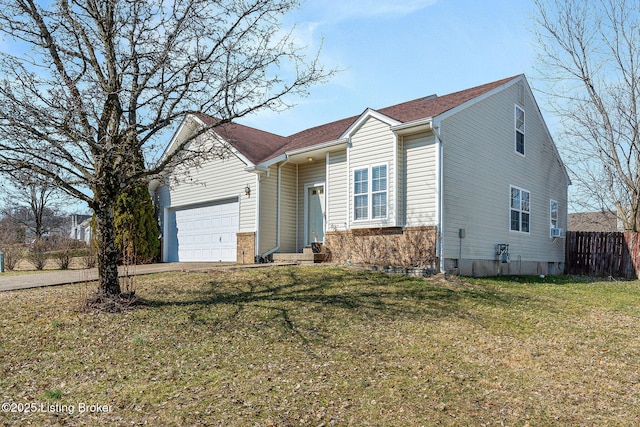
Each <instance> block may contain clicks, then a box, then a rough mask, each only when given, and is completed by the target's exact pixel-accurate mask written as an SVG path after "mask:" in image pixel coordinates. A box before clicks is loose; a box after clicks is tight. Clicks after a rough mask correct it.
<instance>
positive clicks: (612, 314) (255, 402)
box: [0, 267, 640, 426]
mask: <svg viewBox="0 0 640 427" xmlns="http://www.w3.org/2000/svg"><path fill="white" fill-rule="evenodd" d="M639 285H640V282H591V281H579V280H571V279H568V278H551V277H547V278H545V279H539V278H526V277H525V278H518V280H513V279H510V280H506V279H491V280H487V279H482V280H481V279H462V280H450V281H447V280H444V279H443V278H441V277H436V278H432V279H427V280H420V279H411V278H406V277H390V276H387V275H384V274H381V273H372V272H364V271H358V270H353V269H343V268H328V267H297V268H294V267H288V268H287V267H282V268H268V269H252V270H244V271H232V270H226V271H222V270H221V271H217V272H214V273H209V274H203V273H184V272H180V273H166V274H158V275H150V276H141V277H139V278H137V283H136V288H137V289H136V290H137V295H139V296H140V297H141V298H142V299H144V301H145V305H143V306H140V307H137V308H135V309H133V310H131V311H129V312H127V313H125V314H112V313H102V312H101V313H97V312H81V311H78V306H79V305H80V301H81V300H82V299H83V298H85V297H86V296H87V295H88V293H89V291H90V285H86V284H84V285H73V286H71V285H70V286H63V287H56V288H45V289H32V290H25V291H15V292H5V293H0V306H1V307H2V310H1V311H0V343H1V344H0V346H1V347H0V394H1V399H0V401H1V402H2V403H3V406H2V412H0V423H1V424H3V425H27V424H31V425H57V424H60V425H99V424H100V425H142V424H145V425H153V426H161V425H175V426H182V425H194V426H195V425H220V426H254V425H255V426H300V425H302V426H307V425H309V426H320V425H324V426H330V425H336V426H344V425H352V426H366V425H375V426H420V425H425V426H431V425H456V426H459V425H463V426H464V425H474V426H475V425H477V426H481V425H509V426H526V425H531V426H543V425H544V426H552V425H557V426H567V425H576V426H577V425H585V426H586V425H588V426H595V425H603V426H604V425H607V426H612V425H620V426H623V425H629V426H632V425H638V424H639V423H640V369H639V365H640V305H639V302H640V290H639V289H640V286H639ZM81 410H82V411H83V413H80V411H81ZM27 411H30V412H29V413H27Z"/></svg>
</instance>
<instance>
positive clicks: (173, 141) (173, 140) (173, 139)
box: [160, 114, 202, 159]
mask: <svg viewBox="0 0 640 427" xmlns="http://www.w3.org/2000/svg"><path fill="white" fill-rule="evenodd" d="M189 120H197V121H199V122H200V123H202V121H200V120H199V119H198V118H197V117H196V116H194V115H192V114H188V115H187V116H186V117H185V118H184V119H182V122H181V123H180V126H178V129H177V130H176V131H175V132H174V134H173V136H172V137H171V140H170V141H169V144H167V146H166V147H165V149H164V151H163V152H162V156H160V158H161V159H163V158H164V157H165V156H166V155H167V154H169V153H171V152H173V150H174V147H175V146H176V144H178V139H179V138H178V137H179V136H180V134H182V131H183V130H184V129H185V127H186V126H187V123H188V122H189Z"/></svg>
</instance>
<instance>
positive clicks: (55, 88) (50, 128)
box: [0, 0, 333, 294]
mask: <svg viewBox="0 0 640 427" xmlns="http://www.w3.org/2000/svg"><path fill="white" fill-rule="evenodd" d="M297 6H298V0H242V1H239V0H213V1H211V0H175V1H173V2H165V1H163V0H140V1H129V0H54V1H52V2H46V3H42V2H39V1H36V0H0V33H3V34H4V36H5V39H6V40H7V41H13V42H14V43H13V45H11V49H9V51H7V52H3V53H0V173H2V172H4V173H18V171H30V172H32V173H35V174H37V175H39V176H41V177H42V179H47V180H49V181H50V182H53V183H54V184H55V185H56V186H57V187H59V188H60V189H62V190H64V191H65V192H66V193H68V194H70V195H72V196H74V197H76V198H78V199H81V200H85V201H87V202H88V203H89V206H90V207H91V208H92V209H93V210H94V212H95V214H96V225H97V233H96V235H97V238H98V241H99V244H100V250H99V258H100V261H99V268H100V276H101V279H100V286H101V288H102V289H103V290H104V291H105V293H106V294H114V293H117V292H119V286H118V282H117V270H116V268H115V261H114V260H116V259H117V254H115V253H114V251H115V249H114V245H113V240H114V239H113V208H114V201H115V200H116V199H117V196H118V194H120V193H121V192H122V191H126V189H127V188H131V187H133V186H136V185H139V184H140V183H141V182H144V181H147V180H150V179H152V178H154V177H157V176H158V175H159V174H161V173H162V172H163V170H165V169H167V168H175V167H177V166H179V165H180V164H181V163H184V162H191V163H193V164H197V163H198V162H201V161H202V160H203V159H206V158H207V157H211V156H220V155H223V153H221V152H220V149H219V148H218V147H212V145H211V144H202V143H199V142H198V141H199V139H198V138H199V135H201V134H202V133H204V132H206V131H207V130H208V129H209V128H212V127H216V126H220V125H224V124H226V123H230V122H232V121H234V120H237V119H238V118H241V117H244V116H246V115H248V114H251V113H253V112H256V111H260V110H276V111H279V110H283V109H286V108H288V107H289V106H290V104H289V102H290V101H289V99H287V98H288V97H295V96H303V95H306V94H307V92H308V90H309V88H310V87H311V86H313V85H314V84H317V83H319V82H322V81H324V80H325V79H327V78H328V77H329V76H331V75H332V73H333V71H332V70H325V69H324V68H323V67H322V66H321V64H320V62H319V61H318V56H317V54H316V55H315V56H314V55H311V56H308V52H307V50H306V48H305V47H301V46H299V45H297V44H296V42H295V37H294V33H293V32H291V31H290V32H287V31H283V30H282V29H281V27H282V17H283V16H284V15H285V14H286V13H288V12H289V11H291V10H292V9H293V8H295V7H297ZM198 113H206V114H209V115H210V116H213V117H217V118H219V121H218V122H217V123H213V124H211V125H207V126H208V127H203V128H201V129H198V130H197V131H196V132H195V133H194V135H193V137H192V138H191V140H189V141H185V143H184V144H182V145H181V146H180V147H177V148H178V149H177V150H175V151H172V152H170V153H166V155H165V156H164V157H163V159H162V161H160V162H155V161H154V162H152V163H150V162H148V160H147V159H146V158H145V154H147V153H149V152H150V150H152V147H160V146H163V145H165V144H166V143H167V140H168V138H167V136H168V134H167V133H168V131H171V130H172V129H175V128H176V127H177V126H178V124H179V123H180V122H181V121H182V120H183V119H184V118H185V116H186V115H188V114H198ZM160 154H161V152H160V151H158V152H156V153H155V155H156V157H158V156H159V155H160ZM156 160H157V159H156Z"/></svg>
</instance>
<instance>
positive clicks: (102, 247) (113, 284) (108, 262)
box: [95, 196, 121, 297]
mask: <svg viewBox="0 0 640 427" xmlns="http://www.w3.org/2000/svg"><path fill="white" fill-rule="evenodd" d="M97 202H98V203H97V205H98V208H97V209H95V214H96V240H97V245H98V275H99V278H98V287H99V290H100V293H102V294H103V295H104V296H105V297H114V296H117V295H120V293H121V290H120V282H119V280H118V255H119V254H118V249H117V248H116V243H115V225H114V217H113V206H114V204H115V196H114V197H113V199H111V200H109V197H108V196H107V197H104V196H102V197H100V200H98V201H97Z"/></svg>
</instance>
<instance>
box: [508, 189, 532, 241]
mask: <svg viewBox="0 0 640 427" xmlns="http://www.w3.org/2000/svg"><path fill="white" fill-rule="evenodd" d="M530 200H531V194H530V193H529V192H528V191H526V190H523V189H521V188H518V187H511V198H510V206H509V215H510V218H511V221H510V222H511V225H510V228H509V229H510V230H511V231H520V232H523V233H528V232H529V224H530V220H531V219H530V215H531V206H530Z"/></svg>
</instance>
